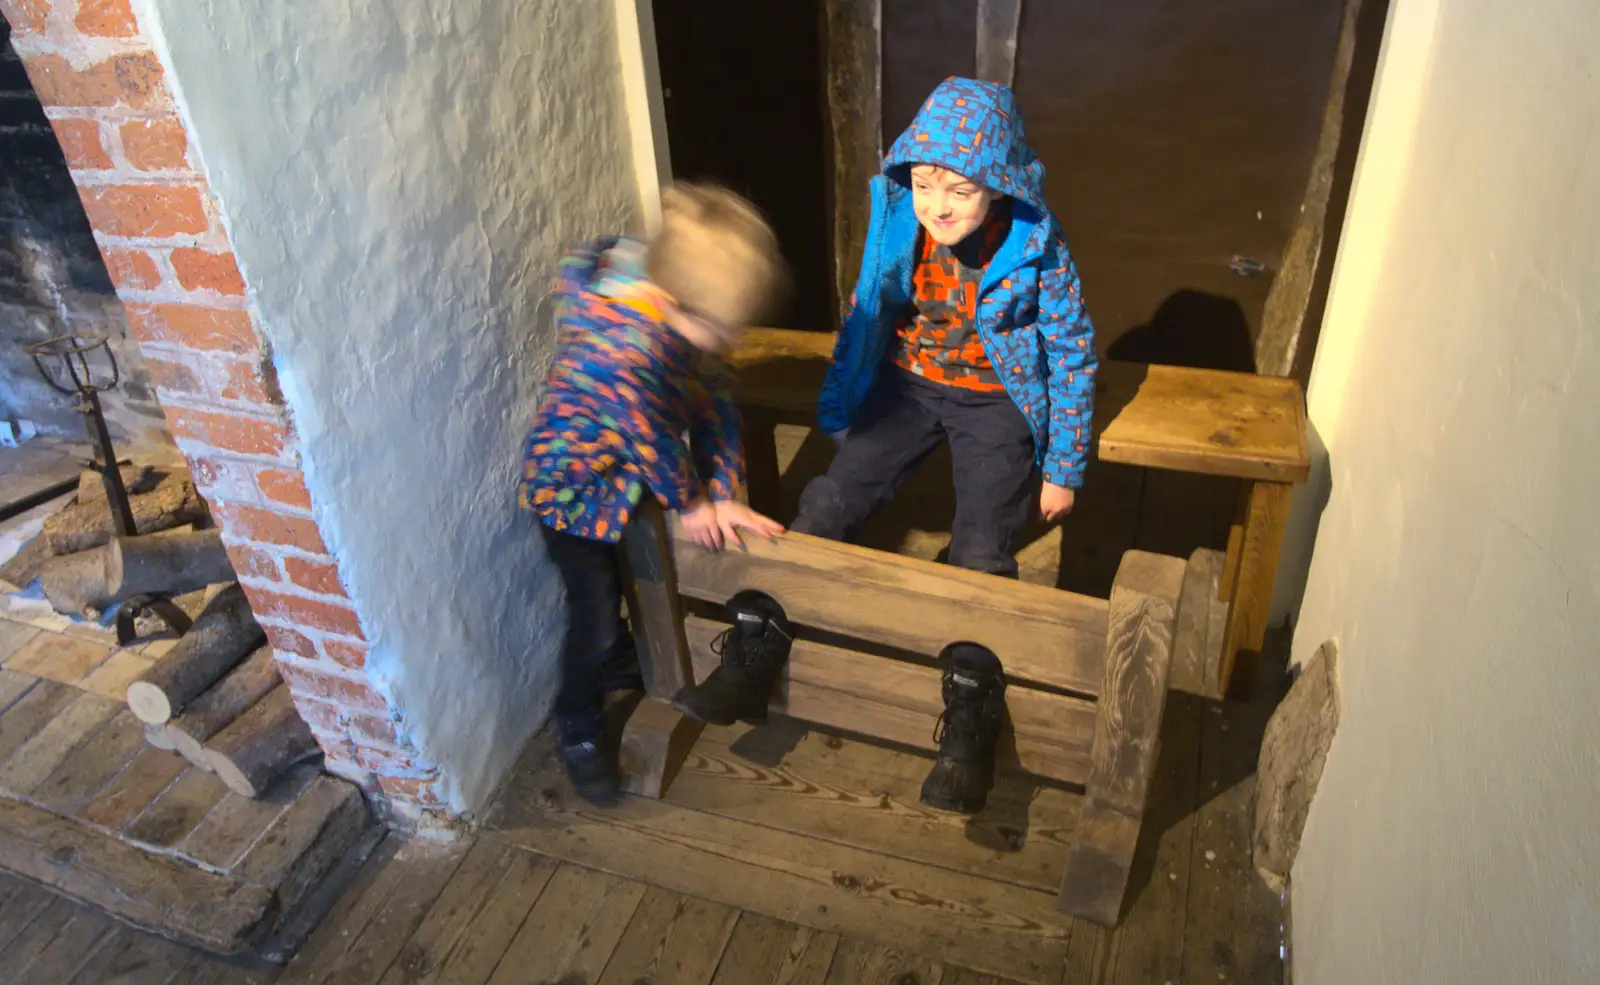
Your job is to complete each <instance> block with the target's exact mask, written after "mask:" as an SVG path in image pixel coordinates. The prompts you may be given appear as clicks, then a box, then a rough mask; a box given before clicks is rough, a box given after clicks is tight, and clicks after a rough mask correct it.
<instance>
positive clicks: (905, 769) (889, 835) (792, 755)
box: [672, 730, 1082, 892]
mask: <svg viewBox="0 0 1600 985" xmlns="http://www.w3.org/2000/svg"><path fill="white" fill-rule="evenodd" d="M727 732H728V730H708V731H707V734H706V735H705V736H704V737H702V738H701V740H700V742H699V744H697V745H696V747H695V749H694V751H693V752H691V753H690V754H689V758H688V759H687V760H686V761H685V762H684V768H683V771H682V773H680V775H679V777H678V780H677V782H676V783H675V784H674V785H673V789H672V802H673V803H674V804H679V805H682V806H684V807H688V808H692V809H694V810H699V811H704V812H706V813H709V814H717V815H720V816H722V817H727V818H730V819H734V820H740V821H747V822H750V823H752V824H759V825H762V826H763V827H769V828H774V829H776V830H780V831H788V832H791V833H793V834H796V835H803V836H807V837H811V838H819V839H822V840H825V841H831V842H834V843H836V844H841V845H847V846H851V847H854V848H860V849H863V850H866V851H873V852H878V853H881V854H884V855H890V856H894V857H896V858H903V859H906V860H907V861H913V862H919V863H922V864H924V865H928V866H932V867H935V868H941V869H950V870H952V871H956V872H962V873H966V874H968V875H974V876H980V877H982V878H985V879H992V880H995V881H998V882H1005V883H1009V884H1011V885H1014V886H1018V887H1020V888H1025V889H1031V890H1035V891H1038V892H1055V890H1056V888H1057V886H1058V885H1059V883H1060V880H1061V871H1062V868H1063V867H1064V866H1065V865H1066V860H1067V850H1068V847H1069V846H1070V844H1071V843H1072V840H1073V837H1074V832H1075V827H1076V818H1077V811H1078V808H1079V802H1080V801H1081V799H1082V798H1081V797H1080V796H1079V795H1077V794H1073V793H1069V792H1067V791H1064V790H1057V789H1053V788H1048V787H1041V788H1035V787H1033V786H1031V785H1026V784H1018V785H1016V787H1015V788H1012V789H1008V788H1007V784H1006V781H1005V780H1004V779H1002V781H1001V784H1000V785H999V786H998V787H997V788H996V790H995V791H993V792H992V793H991V796H990V799H989V805H988V806H987V807H986V808H985V809H984V810H983V811H982V812H981V813H979V814H977V815H975V816H972V817H965V816H962V815H958V814H951V813H948V812H945V811H938V810H934V809H933V808H930V807H927V806H925V805H923V804H922V803H921V801H920V794H921V788H922V780H923V778H924V777H925V776H926V775H927V772H928V769H929V767H930V765H931V762H930V760H928V759H926V758H924V757H920V756H913V755H910V754H908V753H904V752H900V751H898V750H894V749H886V748H883V747H881V746H875V745H870V744H867V743H861V742H851V741H850V740H848V739H843V740H841V739H835V738H833V737H832V736H828V737H826V738H812V739H808V740H806V741H804V742H801V743H798V744H797V745H795V746H794V748H793V749H792V750H791V751H790V752H788V753H787V754H786V755H784V756H783V759H782V760H781V761H780V762H776V763H774V762H770V761H769V759H768V755H769V754H768V753H766V751H764V750H762V751H759V752H758V751H751V752H750V753H749V754H748V755H742V754H741V750H742V748H743V743H741V742H737V741H736V742H735V743H734V745H733V746H731V747H730V746H729V745H728V744H727V743H726V742H724V741H721V739H722V736H723V735H724V734H726V733H727ZM714 733H715V734H714ZM834 743H837V744H838V745H839V746H840V749H838V750H834V749H830V748H829V746H830V745H832V744H834ZM846 750H848V751H846ZM840 751H846V757H840V756H830V755H826V753H828V752H840ZM757 757H759V758H760V760H761V761H757ZM873 767H877V769H876V770H875V769H873Z"/></svg>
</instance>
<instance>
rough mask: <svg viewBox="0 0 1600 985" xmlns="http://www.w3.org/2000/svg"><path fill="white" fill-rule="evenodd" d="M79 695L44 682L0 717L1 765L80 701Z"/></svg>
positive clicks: (71, 689) (51, 682) (58, 685)
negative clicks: (63, 712) (71, 705)
mask: <svg viewBox="0 0 1600 985" xmlns="http://www.w3.org/2000/svg"><path fill="white" fill-rule="evenodd" d="M78 694H79V692H78V691H77V689H75V688H71V687H66V686H65V685H62V684H58V683H56V682H55V681H49V680H42V681H39V682H38V683H37V684H35V685H34V686H33V687H32V688H31V689H29V691H28V692H27V693H26V694H24V695H23V696H22V697H20V698H18V699H17V700H16V701H15V702H13V703H12V705H11V707H10V708H8V709H6V712H5V714H3V715H0V762H4V761H5V760H7V759H10V758H11V757H12V756H13V755H14V754H15V753H16V751H17V750H18V749H21V748H22V747H23V746H24V745H26V744H27V743H28V740H30V739H32V738H33V737H34V736H35V735H37V734H38V733H39V730H40V729H42V728H44V727H45V726H46V725H48V724H49V723H50V720H51V719H53V718H55V717H56V715H58V714H60V713H61V712H62V711H63V710H65V709H66V707H67V706H68V705H70V704H71V703H72V702H73V701H74V700H76V699H77V697H78Z"/></svg>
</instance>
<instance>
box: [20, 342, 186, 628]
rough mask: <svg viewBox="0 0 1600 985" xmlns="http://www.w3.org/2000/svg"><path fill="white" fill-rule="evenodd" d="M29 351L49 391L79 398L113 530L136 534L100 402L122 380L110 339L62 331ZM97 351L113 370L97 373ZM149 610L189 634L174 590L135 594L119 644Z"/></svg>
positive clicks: (120, 624) (120, 619)
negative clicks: (92, 360) (92, 359)
mask: <svg viewBox="0 0 1600 985" xmlns="http://www.w3.org/2000/svg"><path fill="white" fill-rule="evenodd" d="M26 351H27V353H28V356H29V357H30V358H31V359H32V360H33V365H34V367H35V368H37V369H38V370H39V375H40V376H42V377H44V381H45V382H46V383H48V384H49V385H50V387H51V389H53V390H56V391H57V392H59V393H64V394H66V395H67V396H69V397H73V398H75V399H76V401H77V408H78V412H79V413H80V414H82V415H83V419H84V425H85V427H86V429H87V430H88V432H89V439H90V441H92V442H93V443H94V446H95V449H96V451H98V452H99V456H100V457H99V460H98V461H93V462H89V463H88V465H89V467H90V468H91V469H94V470H95V471H96V472H99V473H100V481H101V482H102V483H104V484H105V489H106V502H107V503H109V504H110V506H111V525H112V529H113V530H114V531H115V532H116V535H117V536H118V537H137V536H138V535H139V528H138V524H137V523H136V522H135V520H134V518H133V504H132V503H131V502H130V501H129V499H128V488H127V486H125V485H123V483H122V469H121V468H120V467H119V466H118V464H117V455H116V449H115V448H114V447H113V446H112V444H111V431H110V430H109V429H108V428H107V427H106V415H105V411H104V410H103V409H102V408H101V406H100V394H101V393H102V392H104V391H106V390H114V389H116V386H117V384H118V383H119V382H121V380H122V372H121V370H120V369H119V368H118V366H117V355H116V353H115V352H112V351H111V345H110V339H109V337H108V336H104V335H100V336H79V335H59V336H57V337H55V338H53V339H49V340H47V341H44V342H39V343H36V344H34V345H30V346H28V348H27V350H26ZM97 352H100V353H104V359H105V362H106V363H107V364H108V365H109V366H110V373H109V374H106V373H103V372H102V373H100V374H96V372H95V371H94V369H92V368H91V367H90V365H89V356H90V355H91V354H93V353H97ZM52 361H54V362H57V363H59V365H60V367H61V369H60V370H59V371H58V373H59V375H58V373H52V372H51V371H50V369H49V368H48V367H47V363H50V362H52ZM147 612H148V613H150V614H151V615H153V616H155V617H156V618H158V619H160V620H161V621H162V622H164V623H166V624H167V627H168V628H170V629H171V630H172V631H173V632H174V633H176V634H177V635H179V636H182V635H183V634H184V633H187V632H188V631H189V627H190V625H192V623H191V621H190V619H189V617H188V615H186V614H185V613H184V611H183V610H182V609H180V608H178V607H177V606H176V605H174V604H173V602H172V595H171V593H169V592H156V593H150V594H145V595H135V596H134V597H133V598H130V599H128V600H127V601H126V602H124V603H123V605H122V608H121V610H120V611H118V613H117V643H118V644H119V645H122V646H127V645H128V644H129V643H132V642H133V641H134V640H135V639H137V637H138V634H137V633H136V631H135V629H134V621H135V620H136V619H138V618H139V616H141V615H143V614H145V613H147Z"/></svg>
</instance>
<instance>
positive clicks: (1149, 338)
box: [1106, 288, 1256, 373]
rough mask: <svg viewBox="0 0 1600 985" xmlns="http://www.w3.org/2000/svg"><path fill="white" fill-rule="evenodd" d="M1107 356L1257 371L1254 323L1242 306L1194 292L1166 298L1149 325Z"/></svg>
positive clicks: (1138, 328) (1121, 340)
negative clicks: (1253, 339) (1253, 336)
mask: <svg viewBox="0 0 1600 985" xmlns="http://www.w3.org/2000/svg"><path fill="white" fill-rule="evenodd" d="M1106 356H1107V358H1110V359H1119V360H1124V361H1127V362H1135V363H1160V364H1162V365H1164V366H1190V367H1193V368H1195V369H1222V370H1231V371H1233V372H1238V373H1254V372H1255V370H1256V357H1255V344H1254V342H1253V341H1252V340H1251V338H1250V322H1249V320H1248V319H1246V318H1245V313H1244V309H1243V308H1242V307H1240V306H1239V302H1238V301H1235V300H1234V299H1233V298H1225V297H1221V296H1218V295H1216V294H1207V293H1206V292H1204V291H1197V290H1193V289H1190V288H1184V289H1182V290H1179V291H1176V292H1174V293H1172V294H1170V295H1168V297H1167V299H1166V300H1165V301H1162V302H1161V305H1160V307H1158V308H1156V313H1155V315H1154V316H1153V317H1152V318H1151V319H1150V320H1149V321H1148V322H1145V323H1144V324H1143V325H1136V326H1134V327H1133V328H1130V329H1129V330H1128V331H1127V332H1125V333H1123V334H1122V336H1121V337H1119V338H1118V339H1117V340H1116V341H1115V342H1113V343H1111V345H1110V347H1109V348H1108V349H1107V350H1106Z"/></svg>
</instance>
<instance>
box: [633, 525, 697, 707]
mask: <svg viewBox="0 0 1600 985" xmlns="http://www.w3.org/2000/svg"><path fill="white" fill-rule="evenodd" d="M622 548H623V554H624V556H625V558H626V561H627V564H626V571H627V589H626V591H627V596H628V613H629V615H630V616H631V617H632V623H633V633H634V636H635V642H636V643H637V645H638V648H639V661H640V664H641V667H640V669H641V670H642V671H643V673H644V680H645V690H646V692H647V693H648V694H649V695H650V696H651V697H654V698H662V699H666V700H670V699H671V698H672V696H673V695H674V694H677V693H678V689H679V688H682V687H683V686H684V685H685V684H687V683H689V680H690V677H689V673H690V672H689V646H688V644H687V643H686V642H685V641H684V638H683V600H682V599H681V598H679V597H678V592H679V584H678V576H677V573H676V571H675V570H674V566H673V551H672V540H671V536H670V534H669V533H668V529H667V516H666V514H665V513H664V512H663V511H662V509H661V506H660V504H659V503H657V502H656V501H655V499H654V498H652V497H651V496H649V495H646V496H645V497H644V498H643V499H641V500H640V501H639V508H638V509H637V510H636V511H635V512H634V514H633V519H632V521H631V522H629V524H628V529H627V531H626V532H625V533H624V534H623V536H622Z"/></svg>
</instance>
